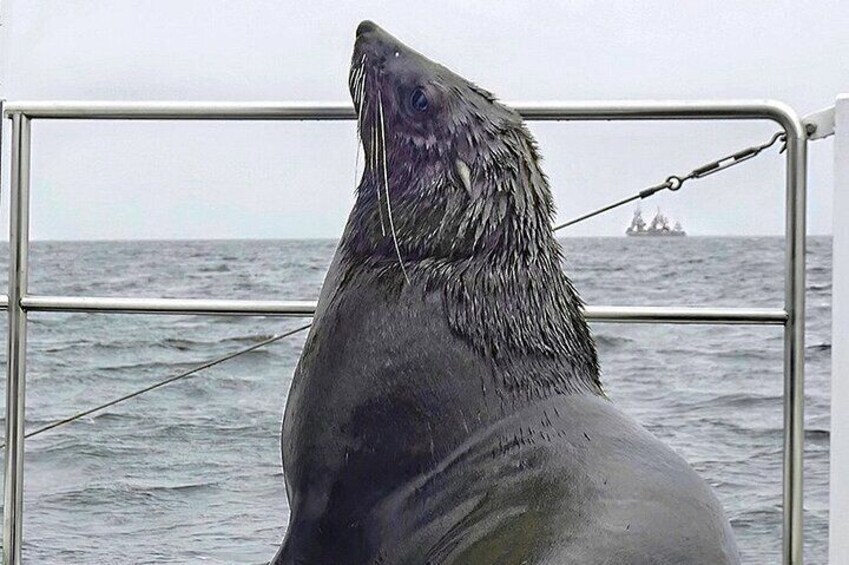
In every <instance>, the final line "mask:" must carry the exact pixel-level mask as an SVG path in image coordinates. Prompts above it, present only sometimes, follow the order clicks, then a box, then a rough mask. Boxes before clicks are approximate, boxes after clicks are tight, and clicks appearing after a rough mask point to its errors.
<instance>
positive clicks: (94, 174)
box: [0, 0, 849, 239]
mask: <svg viewBox="0 0 849 565" xmlns="http://www.w3.org/2000/svg"><path fill="white" fill-rule="evenodd" d="M0 6H2V8H0V9H2V22H3V27H2V28H0V29H2V34H3V36H2V38H1V39H2V43H0V54H2V55H1V56H2V62H1V63H0V64H2V67H0V80H2V84H0V96H2V97H5V98H7V99H9V100H220V101H226V100H239V101H248V100H275V101H287V100H313V101H348V94H347V90H346V80H347V69H348V63H349V60H350V53H351V48H352V45H353V39H354V30H355V29H356V26H357V24H358V23H359V21H360V20H362V19H364V18H370V19H373V20H375V21H376V22H378V23H379V24H380V25H382V26H383V27H385V28H386V29H387V30H389V31H390V32H391V33H393V34H395V35H396V36H398V37H399V38H400V39H402V40H403V41H405V42H406V43H407V44H408V45H410V46H411V47H413V48H415V49H417V50H418V51H420V52H422V53H424V54H425V55H427V56H429V57H431V58H433V59H435V60H436V61H438V62H441V63H443V64H445V65H446V66H448V67H450V68H452V69H453V70H455V71H457V72H458V73H460V74H461V75H463V76H465V77H467V78H469V79H471V80H473V81H475V82H477V83H478V84H480V85H481V86H483V87H485V88H487V89H489V90H491V91H493V92H494V93H496V94H497V95H498V96H499V97H500V98H501V99H503V100H507V101H510V100H537V101H554V100H590V99H597V100H615V99H686V100H692V99H728V98H775V99H779V100H783V101H785V102H787V103H789V104H790V105H791V106H793V107H794V108H795V109H796V110H797V111H798V112H799V113H801V114H806V113H808V112H811V111H814V110H817V109H820V108H822V107H825V106H829V105H831V104H833V102H834V99H835V97H836V95H837V94H838V93H841V92H849V32H847V30H849V17H847V13H849V10H847V8H844V7H841V6H839V5H838V2H822V1H819V2H799V1H796V2H789V1H788V2H766V1H761V2H758V1H747V2H731V1H726V2H715V1H713V2H707V1H705V2H687V1H678V2H668V1H662V2H650V1H640V2H614V1H608V2H578V1H571V2H528V1H527V0H525V1H492V0H488V1H474V2H424V1H422V2H406V1H405V2H393V3H388V2H356V3H354V2H339V1H335V2H303V1H299V2H284V1H274V2H260V1H256V2H248V1H239V2H235V1H229V2H223V1H211V0H201V1H179V0H167V1H166V0H161V1H149V2H138V1H130V0H123V1H121V0H102V1H82V0H80V1H69V0H67V1H61V2H60V1H36V0H13V1H10V0H6V1H5V2H2V3H0ZM531 129H532V131H533V132H534V133H535V134H536V135H537V137H538V138H539V141H540V146H541V150H542V153H543V155H544V157H545V162H544V169H545V170H546V172H547V173H548V174H549V176H550V178H551V181H552V186H553V188H554V192H555V198H556V201H557V205H558V214H559V217H560V218H561V219H564V220H565V219H568V218H570V217H573V216H576V215H579V214H581V213H583V212H585V211H588V210H590V209H592V208H595V207H598V206H601V205H604V204H606V203H608V202H609V201H611V200H614V199H617V198H620V197H622V196H626V195H629V194H631V193H634V192H636V191H637V190H639V189H641V188H643V187H645V186H648V185H651V184H654V183H656V182H659V181H662V180H663V179H664V178H666V177H667V176H668V175H670V174H673V173H685V172H687V171H688V170H690V169H691V168H693V167H695V166H697V165H700V164H702V163H703V162H705V161H708V160H712V159H714V158H716V157H719V156H722V155H724V154H726V153H729V152H732V151H736V150H737V149H740V148H743V147H746V146H748V145H752V144H755V143H760V142H761V141H763V140H765V139H768V138H769V136H770V135H771V134H772V133H773V132H774V131H777V126H775V125H774V124H771V123H768V122H736V123H731V122H698V123H696V122H680V123H678V122H676V123H673V122H656V123H646V122H641V123H574V122H573V123H546V124H541V123H536V124H534V123H532V124H531ZM33 131H34V134H33V135H34V153H33V175H32V187H33V196H32V206H33V223H32V235H33V237H34V238H36V239H160V238H284V237H336V236H338V235H339V234H340V232H341V229H342V226H343V224H344V221H345V218H346V217H347V214H348V211H349V208H350V206H351V203H352V199H353V190H354V160H355V148H356V140H355V136H354V126H353V123H352V122H340V123H330V122H322V123H294V122H278V123H274V122H266V123H258V122H245V123H237V122H231V123H223V122H214V123H200V122H168V123H166V122H135V123H132V122H36V123H35V124H34V130H33ZM6 132H7V134H8V124H6ZM7 139H8V138H7ZM3 158H4V161H3V164H4V171H3V187H2V209H3V214H4V216H3V222H4V223H3V225H7V224H6V223H5V221H6V220H5V214H6V209H7V208H8V196H7V195H8V191H7V186H8V144H6V148H5V151H4V156H3ZM783 163H784V161H783V158H781V157H779V156H777V154H776V153H772V154H770V155H768V156H765V157H762V158H760V159H758V160H757V162H754V161H753V162H750V163H747V164H745V165H741V166H740V167H738V168H737V170H734V171H729V172H727V173H724V174H720V175H716V176H714V177H711V178H710V179H706V180H703V181H697V182H694V183H692V184H690V185H689V186H687V188H686V189H684V190H682V191H681V192H679V193H677V194H664V195H662V196H659V197H655V198H654V199H653V200H652V201H647V202H645V203H644V204H643V209H644V210H645V211H646V213H647V214H648V213H651V212H653V211H654V208H655V206H657V205H660V206H662V207H663V209H664V211H666V212H667V213H668V214H669V215H672V216H673V217H675V218H679V219H680V220H681V221H682V223H683V224H684V227H685V228H686V229H687V230H688V231H689V232H691V233H694V234H705V235H709V234H780V233H782V232H783V190H784V186H783V182H784V172H783ZM809 181H810V193H809V194H810V195H809V220H810V224H809V225H810V229H809V231H810V232H811V233H829V232H830V230H831V182H832V152H831V141H830V140H826V141H819V142H816V143H815V144H813V145H812V147H811V166H810V174H809ZM632 212H633V208H625V209H622V210H620V211H617V212H613V213H610V214H608V215H606V216H604V217H601V218H599V219H595V220H591V221H588V222H586V223H584V224H582V225H581V226H580V227H576V228H574V229H571V230H570V231H569V233H568V235H619V234H622V232H623V230H624V228H625V226H626V225H627V224H628V222H629V220H630V217H631V214H632ZM2 231H3V232H5V231H6V230H5V228H4V229H3V230H2ZM3 235H4V236H5V233H4V234H3Z"/></svg>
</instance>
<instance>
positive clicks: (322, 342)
mask: <svg viewBox="0 0 849 565" xmlns="http://www.w3.org/2000/svg"><path fill="white" fill-rule="evenodd" d="M396 53H397V55H396ZM363 56H365V59H364V58H363ZM362 76H365V81H366V82H365V88H364V89H362V91H361V90H359V87H360V86H361V85H362V83H361V82H360V81H361V80H362V78H361V77H362ZM351 86H352V95H353V98H354V102H355V105H356V106H357V108H358V109H360V108H361V116H362V119H361V123H360V130H361V136H362V139H363V144H364V146H365V149H366V163H367V167H366V170H365V172H364V174H363V178H362V181H361V183H360V186H359V188H358V190H357V199H356V203H355V205H354V210H353V212H352V213H351V216H350V218H349V220H348V224H347V227H346V229H345V232H344V235H343V237H342V240H341V242H340V244H339V248H338V250H337V252H336V256H335V258H334V260H333V263H332V265H331V267H330V271H329V272H328V275H327V278H326V280H325V283H324V287H323V288H322V291H321V296H320V299H319V307H318V311H317V313H316V317H315V320H314V323H313V326H312V329H311V332H310V335H309V337H308V339H307V342H306V345H305V347H304V351H303V354H302V355H301V359H300V363H299V365H298V368H297V370H296V372H295V376H294V380H293V383H292V388H291V391H290V393H289V399H288V403H287V406H286V413H285V417H284V420H283V431H282V451H283V466H284V472H285V477H286V489H287V494H288V497H289V505H290V508H291V514H290V517H289V527H288V531H287V534H286V539H285V540H284V543H283V545H282V546H281V548H280V550H279V551H278V553H277V555H276V557H275V558H274V560H273V561H272V563H274V564H287V565H288V564H300V563H306V564H383V565H390V564H396V563H397V564H419V563H420V564H425V563H428V564H442V563H452V564H486V565H489V564H496V563H499V564H521V563H535V564H536V563H540V564H541V563H557V564H575V565H577V564H581V565H593V564H669V565H672V564H676V565H678V564H690V563H692V564H704V565H719V564H724V563H738V562H739V558H738V557H737V550H736V546H735V542H734V538H733V535H732V533H731V530H730V527H729V524H728V521H727V520H726V518H725V517H724V515H723V512H722V508H721V507H720V505H719V503H718V501H717V499H716V498H715V496H714V495H713V493H712V492H711V491H710V489H709V488H708V487H707V486H706V485H705V483H704V482H703V481H702V480H701V479H700V478H699V477H698V476H697V475H696V474H695V472H693V470H692V469H691V468H690V467H689V465H688V464H687V463H686V462H685V461H684V460H683V459H682V458H680V457H679V456H678V455H676V454H675V453H674V452H672V451H671V450H670V449H669V448H667V447H666V446H665V445H663V444H662V443H660V442H659V441H658V440H657V439H655V438H654V437H653V436H651V435H650V434H649V433H648V432H646V431H645V430H644V429H643V428H642V427H640V426H639V425H638V424H637V423H635V422H634V421H633V420H632V419H630V418H628V417H627V416H625V415H624V414H622V413H621V412H619V411H618V410H617V409H616V408H615V407H614V406H613V404H612V403H611V402H610V401H609V400H608V399H607V398H606V396H605V395H604V393H603V391H602V388H601V384H600V380H599V368H598V359H597V355H596V350H595V345H594V343H593V340H592V337H591V335H590V331H589V328H588V326H587V324H586V321H585V320H584V316H583V308H582V304H581V302H580V299H579V298H578V295H577V293H576V292H575V290H574V288H573V287H572V285H571V283H570V282H569V280H568V278H567V277H566V276H565V275H564V274H563V272H562V270H561V252H560V247H559V245H558V243H557V242H556V240H555V239H554V236H553V233H552V230H551V221H552V218H553V210H554V208H553V204H552V199H551V194H550V191H549V187H548V184H547V181H546V178H545V176H544V175H543V173H542V171H541V170H540V168H539V155H538V154H537V150H536V147H535V144H534V141H533V139H532V138H531V135H530V133H529V132H528V130H527V129H526V128H525V126H524V124H523V123H522V120H521V119H520V117H519V116H518V115H517V114H516V113H515V112H514V111H513V110H511V109H509V108H506V107H505V106H503V105H501V104H499V103H498V102H496V101H495V99H494V97H493V96H492V95H491V94H489V93H488V92H486V91H484V90H482V89H480V88H478V87H476V86H475V85H473V84H471V83H469V82H468V81H466V80H464V79H463V78H461V77H459V76H457V75H455V74H454V73H452V72H451V71H449V70H447V69H445V68H444V67H442V66H440V65H437V64H435V63H433V62H431V61H429V60H428V59H426V58H424V57H423V56H421V55H420V54H418V53H416V52H414V51H412V50H411V49H409V48H408V47H406V46H404V45H403V44H402V43H400V42H399V41H398V40H397V39H395V38H394V37H392V36H391V35H389V34H387V33H386V32H384V31H383V30H381V29H380V28H378V27H377V26H375V25H374V24H372V23H370V22H363V23H362V24H361V25H360V28H359V29H358V33H357V42H356V45H355V49H354V56H353V63H352V74H351ZM416 88H422V89H424V92H425V93H426V95H427V99H428V102H429V104H428V107H427V109H426V110H425V111H422V112H420V111H418V110H415V109H414V108H413V107H412V105H411V102H410V98H411V93H412V91H413V90H414V89H416ZM360 92H363V93H364V95H362V96H361V94H360ZM381 103H382V106H383V125H384V128H381V123H380V108H379V105H380V104H381ZM383 129H385V135H386V137H385V146H386V151H385V155H384V152H383V151H382V146H383V144H382V143H377V144H375V143H374V140H375V137H377V138H378V139H380V135H381V131H382V130H383ZM384 163H385V165H386V171H387V177H388V179H384V176H383V171H384V168H383V165H384ZM385 180H388V187H387V186H386V185H385ZM387 192H388V196H389V199H388V200H389V201H388V202H387V198H386V196H387ZM387 204H391V206H387ZM390 208H391V212H392V220H393V224H394V230H389V229H387V223H388V220H389V209H390ZM381 226H383V227H381ZM392 231H394V238H393V233H392ZM396 242H397V247H396Z"/></svg>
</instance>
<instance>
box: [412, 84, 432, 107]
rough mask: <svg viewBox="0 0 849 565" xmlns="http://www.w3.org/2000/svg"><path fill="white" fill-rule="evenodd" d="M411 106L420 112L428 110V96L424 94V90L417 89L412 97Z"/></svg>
mask: <svg viewBox="0 0 849 565" xmlns="http://www.w3.org/2000/svg"><path fill="white" fill-rule="evenodd" d="M410 104H411V105H412V106H413V108H414V109H415V110H417V111H419V112H424V111H425V110H427V105H428V102H427V95H426V94H425V93H424V90H422V89H421V88H417V89H415V90H414V91H413V93H412V94H411V95H410Z"/></svg>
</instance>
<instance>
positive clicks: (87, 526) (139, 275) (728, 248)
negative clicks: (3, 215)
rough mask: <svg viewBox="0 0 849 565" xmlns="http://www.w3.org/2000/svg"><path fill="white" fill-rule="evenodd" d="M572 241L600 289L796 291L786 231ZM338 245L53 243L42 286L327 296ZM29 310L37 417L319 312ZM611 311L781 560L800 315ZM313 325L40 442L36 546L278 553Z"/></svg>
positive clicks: (609, 344) (700, 450)
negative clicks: (786, 322) (789, 404)
mask: <svg viewBox="0 0 849 565" xmlns="http://www.w3.org/2000/svg"><path fill="white" fill-rule="evenodd" d="M563 243H564V247H565V251H566V256H567V261H566V269H567V271H568V272H569V273H570V275H571V276H572V277H573V279H574V281H575V284H576V286H577V287H578V289H579V290H580V292H581V294H582V295H583V297H584V298H585V299H586V301H587V302H588V303H589V304H619V305H702V306H707V305H712V306H756V307H780V306H781V305H782V301H783V280H782V264H783V263H782V262H783V243H782V240H780V239H775V238H696V237H692V238H683V239H668V240H664V239H661V240H654V239H653V240H633V239H626V238H621V239H620V238H610V239H567V240H564V242H563ZM334 247H335V243H334V242H331V241H278V242H274V241H233V242H226V241H207V242H98V243H47V242H44V243H35V244H34V246H33V251H32V262H33V269H32V274H31V289H32V291H33V292H34V293H39V294H67V295H88V296H126V295H135V296H151V297H154V296H169V297H193V298H211V297H216V298H256V299H293V300H295V299H299V300H304V299H314V298H315V297H316V296H317V294H318V290H319V288H320V285H321V282H322V279H323V276H324V272H325V269H326V268H327V265H328V263H329V261H330V257H331V255H332V252H333V249H334ZM808 261H809V262H808V283H807V287H808V319H807V348H806V360H807V371H808V374H807V383H806V386H807V389H806V392H807V406H806V428H807V429H806V442H807V443H806V463H805V464H806V467H805V471H806V486H805V488H806V492H805V496H806V504H805V510H806V532H805V533H806V543H805V545H806V554H807V559H808V563H813V564H824V563H826V555H827V530H828V527H827V524H828V506H827V504H828V482H827V481H828V442H829V431H828V430H829V421H828V409H829V404H828V398H829V388H828V384H829V380H828V378H829V369H830V365H829V361H830V359H829V358H830V349H831V345H830V344H831V338H830V296H831V267H830V265H831V245H830V240H828V239H824V238H814V239H812V240H811V241H810V243H809V254H808ZM2 272H5V269H4V270H3V271H2ZM31 320H32V322H31V325H30V334H29V353H30V364H29V368H30V372H29V377H28V382H27V387H28V389H27V392H28V405H27V410H28V412H27V419H28V426H29V428H30V429H34V428H35V427H38V426H41V425H44V424H47V423H49V422H51V421H53V420H55V419H59V418H62V417H65V416H67V415H69V414H70V413H73V412H76V411H78V410H83V409H85V408H88V407H91V406H94V405H96V404H98V403H100V402H103V401H105V400H108V399H110V398H113V397H117V396H120V395H122V394H126V393H128V392H131V391H133V390H135V389H137V388H141V387H143V386H146V385H148V384H151V383H153V382H155V381H157V380H158V379H161V378H164V377H167V376H169V375H172V374H175V373H177V372H179V371H180V370H183V369H185V368H188V367H190V366H192V365H193V364H197V363H200V362H203V361H206V360H209V359H212V358H214V357H216V356H220V355H223V354H225V353H228V352H231V351H235V350H237V349H240V348H242V347H245V346H247V345H250V344H252V343H255V342H257V341H259V340H262V339H264V338H265V337H267V336H270V335H272V334H275V333H280V332H282V331H284V330H286V329H289V328H294V327H296V326H298V325H300V324H302V323H303V320H284V319H273V318H266V319H264V318H242V319H240V318H233V317H191V316H141V315H108V316H107V315H84V314H74V315H68V314H38V315H33V316H32V317H31ZM593 329H594V332H595V335H596V339H597V341H598V345H599V348H600V351H601V359H602V366H603V371H604V381H605V385H606V388H607V390H608V392H609V394H610V396H611V397H612V398H613V399H614V401H615V402H617V403H618V405H619V406H620V407H621V408H622V409H623V410H625V411H626V412H628V413H630V414H631V415H633V416H634V417H636V418H637V419H638V420H639V421H640V422H641V423H643V424H644V425H645V426H646V427H647V428H649V429H650V430H651V431H652V432H653V433H655V434H656V435H658V436H659V437H661V438H662V439H663V440H664V441H666V442H668V443H669V444H671V445H672V446H673V447H674V448H675V449H676V450H677V451H678V452H679V453H681V454H683V455H684V456H685V457H686V458H687V460H688V461H690V463H691V464H692V465H693V466H694V467H695V468H696V469H697V470H698V471H699V473H700V474H701V475H702V476H703V477H705V478H706V479H707V480H708V481H709V482H710V483H711V484H712V485H713V486H714V487H715V489H716V490H717V492H718V494H719V496H720V498H721V499H722V502H723V503H724V505H725V508H726V509H727V512H728V514H729V516H730V518H731V521H732V524H733V526H734V530H735V532H736V534H737V536H738V540H739V545H740V548H741V550H742V552H743V555H744V561H745V562H746V563H778V562H779V561H780V559H779V550H780V543H781V542H780V532H781V508H780V502H781V494H780V491H781V426H782V417H781V414H782V411H781V405H782V399H781V393H782V364H781V351H782V331H781V329H780V328H772V327H767V328H763V327H745V326H672V325H625V324H594V326H593ZM3 338H4V339H5V335H3ZM303 339H304V334H300V335H298V336H295V337H292V338H289V339H286V340H284V341H281V342H278V343H276V344H274V345H272V346H269V347H267V348H265V349H261V350H258V351H255V352H253V353H250V354H248V355H245V356H242V357H240V358H238V359H236V360H233V361H231V362H228V363H226V364H223V365H220V366H217V367H215V368H212V369H210V370H208V371H206V372H204V373H202V374H200V375H198V376H197V377H194V378H192V379H189V380H185V381H181V382H179V383H176V384H174V385H171V386H169V387H165V388H163V389H160V390H157V391H154V392H151V393H149V394H147V395H145V396H142V397H139V398H136V399H134V400H131V401H129V402H126V403H124V404H121V405H118V406H115V407H113V408H110V409H108V410H107V411H105V412H103V413H100V414H98V415H96V416H91V417H87V418H85V419H83V420H81V421H79V422H76V423H74V424H71V425H69V426H65V427H63V428H60V429H58V430H55V431H52V432H49V433H46V434H44V435H42V436H39V437H37V438H33V439H32V440H30V441H29V442H28V443H27V457H26V499H25V522H24V538H25V545H24V555H25V559H26V561H27V562H30V563H48V564H50V563H56V564H60V563H62V564H67V563H194V562H198V563H200V562H203V563H263V562H265V561H267V560H268V559H269V558H270V557H271V556H272V555H273V554H274V551H275V548H276V546H277V544H278V543H279V542H280V540H281V539H282V536H283V533H284V530H285V526H286V522H287V519H288V509H287V506H286V496H285V493H284V487H283V478H282V474H281V469H280V463H279V460H280V457H279V450H278V441H279V437H278V436H279V425H280V419H281V416H282V413H283V405H284V403H285V400H286V391H287V389H288V387H289V384H290V382H291V377H292V372H293V370H294V367H295V364H296V362H297V359H298V355H299V353H300V348H301V346H302V344H303Z"/></svg>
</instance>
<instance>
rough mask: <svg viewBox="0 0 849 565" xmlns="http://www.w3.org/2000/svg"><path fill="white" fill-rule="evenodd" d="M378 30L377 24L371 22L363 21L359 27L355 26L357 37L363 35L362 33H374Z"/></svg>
mask: <svg viewBox="0 0 849 565" xmlns="http://www.w3.org/2000/svg"><path fill="white" fill-rule="evenodd" d="M378 29H380V28H379V27H377V24H376V23H374V22H373V21H371V20H363V21H361V22H360V25H358V26H357V37H359V36H361V35H363V34H364V33H368V32H370V31H375V30H378Z"/></svg>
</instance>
